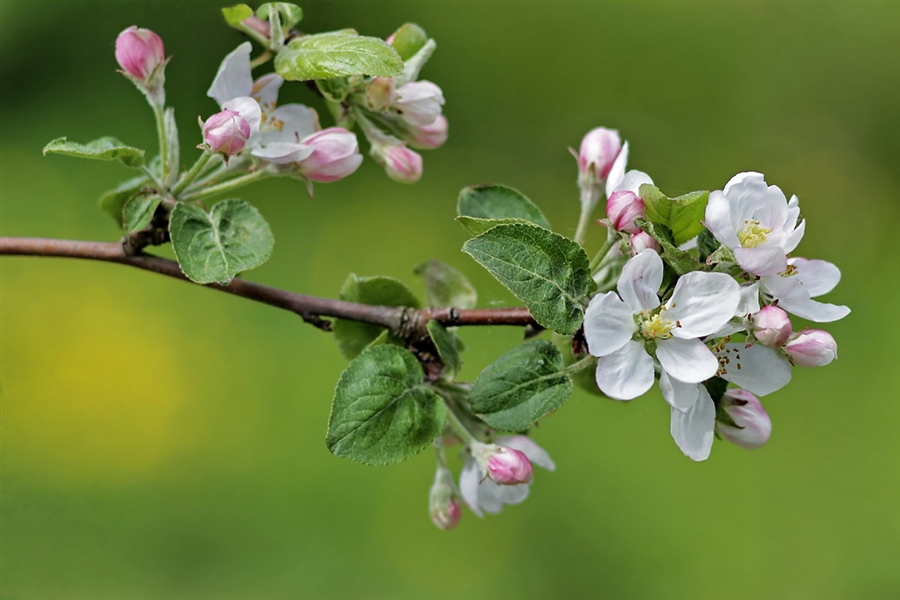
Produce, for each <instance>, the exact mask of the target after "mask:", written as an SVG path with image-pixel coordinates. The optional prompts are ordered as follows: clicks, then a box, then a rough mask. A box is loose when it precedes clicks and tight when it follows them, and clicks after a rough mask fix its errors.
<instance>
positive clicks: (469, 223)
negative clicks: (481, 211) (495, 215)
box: [456, 217, 534, 235]
mask: <svg viewBox="0 0 900 600" xmlns="http://www.w3.org/2000/svg"><path fill="white" fill-rule="evenodd" d="M456 222H457V223H459V224H460V225H462V226H463V227H464V228H465V230H466V231H468V232H469V233H471V234H472V235H481V234H482V233H484V232H485V231H487V230H488V229H491V228H493V227H496V226H497V225H503V224H504V223H524V224H526V225H534V223H532V222H531V221H526V220H525V219H512V218H509V219H479V218H477V217H456Z"/></svg>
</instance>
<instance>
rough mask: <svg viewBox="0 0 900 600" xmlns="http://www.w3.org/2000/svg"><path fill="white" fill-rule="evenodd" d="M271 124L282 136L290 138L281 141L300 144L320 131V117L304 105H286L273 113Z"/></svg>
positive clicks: (270, 118) (270, 116) (270, 119)
mask: <svg viewBox="0 0 900 600" xmlns="http://www.w3.org/2000/svg"><path fill="white" fill-rule="evenodd" d="M269 124H270V125H271V124H276V125H277V131H279V132H280V135H281V136H284V137H286V138H289V140H281V141H291V142H299V141H300V140H302V139H303V138H305V137H307V136H309V135H312V134H313V133H315V132H316V131H318V130H319V115H318V114H317V113H316V111H315V110H313V109H312V108H310V107H308V106H304V105H302V104H285V105H284V106H279V107H278V108H276V109H275V110H273V111H272V113H271V114H270V115H269ZM273 133H274V132H273Z"/></svg>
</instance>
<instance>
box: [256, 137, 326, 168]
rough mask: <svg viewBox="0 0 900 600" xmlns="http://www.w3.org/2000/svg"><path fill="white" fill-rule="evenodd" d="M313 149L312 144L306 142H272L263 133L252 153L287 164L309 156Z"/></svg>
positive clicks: (275, 162) (280, 163)
mask: <svg viewBox="0 0 900 600" xmlns="http://www.w3.org/2000/svg"><path fill="white" fill-rule="evenodd" d="M313 150H314V148H313V147H312V146H307V145H306V144H295V143H289V142H270V141H269V140H267V138H266V135H263V136H262V140H261V141H260V144H259V145H258V146H257V147H256V148H254V149H253V150H252V154H253V156H255V157H257V158H261V159H263V160H266V161H269V162H270V163H274V164H276V165H286V164H288V163H294V162H298V161H301V160H303V159H304V158H307V157H308V156H309V155H310V154H312V153H313Z"/></svg>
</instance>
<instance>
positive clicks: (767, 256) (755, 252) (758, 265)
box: [732, 246, 787, 275]
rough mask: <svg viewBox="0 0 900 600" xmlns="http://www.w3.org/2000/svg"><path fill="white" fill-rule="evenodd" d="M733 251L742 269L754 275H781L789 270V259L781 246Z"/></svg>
mask: <svg viewBox="0 0 900 600" xmlns="http://www.w3.org/2000/svg"><path fill="white" fill-rule="evenodd" d="M732 251H733V252H734V257H735V258H736V259H737V261H738V264H739V265H741V268H742V269H744V270H745V271H749V272H750V273H753V274H754V275H771V274H773V273H781V272H782V271H784V270H785V269H786V268H787V257H786V256H785V252H784V249H783V248H781V246H757V247H756V248H733V249H732Z"/></svg>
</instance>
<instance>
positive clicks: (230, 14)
mask: <svg viewBox="0 0 900 600" xmlns="http://www.w3.org/2000/svg"><path fill="white" fill-rule="evenodd" d="M222 16H223V17H225V22H226V23H228V25H229V26H231V27H235V26H237V25H240V23H241V21H243V20H244V19H246V18H247V17H252V16H253V9H252V8H250V7H249V6H247V5H246V4H235V5H234V6H229V7H227V8H223V9H222Z"/></svg>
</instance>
